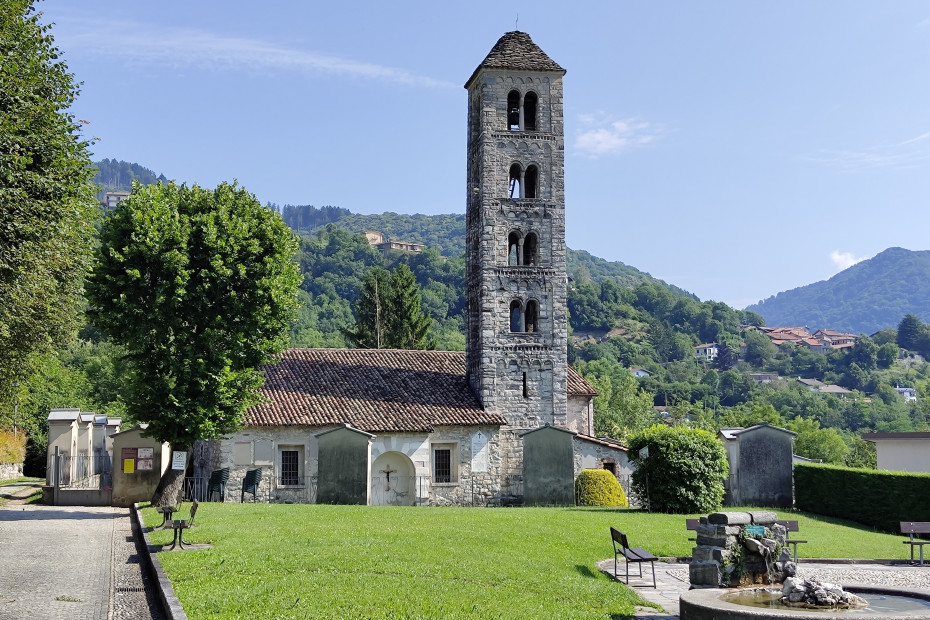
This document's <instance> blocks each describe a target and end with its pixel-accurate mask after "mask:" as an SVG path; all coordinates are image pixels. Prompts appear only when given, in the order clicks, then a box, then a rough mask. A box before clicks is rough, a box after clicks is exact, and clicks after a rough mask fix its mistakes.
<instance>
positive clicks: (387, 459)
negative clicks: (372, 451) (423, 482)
mask: <svg viewBox="0 0 930 620" xmlns="http://www.w3.org/2000/svg"><path fill="white" fill-rule="evenodd" d="M370 488H371V505H372V506H413V505H414V504H415V503H416V499H417V494H416V488H417V487H416V470H415V469H414V467H413V461H411V460H410V458H409V457H408V456H407V455H406V454H403V453H402V452H385V453H384V454H382V455H380V456H378V458H376V459H375V462H374V463H373V464H372V467H371V487H370Z"/></svg>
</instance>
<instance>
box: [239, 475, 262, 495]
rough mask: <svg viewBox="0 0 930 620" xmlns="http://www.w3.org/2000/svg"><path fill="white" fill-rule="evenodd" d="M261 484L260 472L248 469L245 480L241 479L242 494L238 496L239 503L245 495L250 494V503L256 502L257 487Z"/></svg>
mask: <svg viewBox="0 0 930 620" xmlns="http://www.w3.org/2000/svg"><path fill="white" fill-rule="evenodd" d="M261 482H262V470H261V469H250V470H249V471H247V472H245V478H243V479H242V492H241V493H240V495H239V502H242V501H243V500H244V499H245V494H246V493H251V494H252V501H253V502H257V501H258V487H259V485H260V484H261Z"/></svg>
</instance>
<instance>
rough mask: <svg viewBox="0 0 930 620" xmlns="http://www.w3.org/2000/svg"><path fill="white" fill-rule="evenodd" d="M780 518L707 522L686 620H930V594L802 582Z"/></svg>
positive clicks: (739, 515)
mask: <svg viewBox="0 0 930 620" xmlns="http://www.w3.org/2000/svg"><path fill="white" fill-rule="evenodd" d="M776 518H777V515H776V514H775V513H774V512H769V511H752V512H715V513H712V514H710V515H708V516H706V517H701V522H700V524H699V525H698V527H697V537H696V542H697V545H696V546H695V547H694V550H693V552H692V555H691V565H690V570H689V572H690V578H691V590H690V591H688V592H686V593H684V594H682V595H681V600H680V614H681V620H823V619H824V616H823V613H824V612H825V611H830V612H834V613H842V614H843V620H889V619H894V620H904V619H907V620H930V592H919V591H903V590H900V589H896V588H874V587H868V586H855V587H852V586H850V587H847V588H846V589H845V590H844V589H843V588H842V587H840V586H838V585H835V584H830V583H822V582H819V581H816V580H813V579H800V578H798V577H796V575H795V572H796V571H795V569H796V567H795V565H794V563H793V562H792V561H791V557H790V553H789V550H788V548H787V547H788V546H787V545H786V540H787V532H786V531H785V528H784V527H782V526H780V525H778V524H777V523H776V522H775V521H776ZM760 586H769V587H767V588H766V587H760ZM772 586H774V587H772ZM853 592H854V593H853ZM859 595H861V596H859ZM831 617H832V616H831Z"/></svg>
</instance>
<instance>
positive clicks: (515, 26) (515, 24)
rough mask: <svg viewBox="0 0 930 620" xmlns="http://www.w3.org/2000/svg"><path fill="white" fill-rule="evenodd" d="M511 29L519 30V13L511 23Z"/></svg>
mask: <svg viewBox="0 0 930 620" xmlns="http://www.w3.org/2000/svg"><path fill="white" fill-rule="evenodd" d="M513 29H514V30H519V29H520V14H519V13H517V19H516V20H514V22H513Z"/></svg>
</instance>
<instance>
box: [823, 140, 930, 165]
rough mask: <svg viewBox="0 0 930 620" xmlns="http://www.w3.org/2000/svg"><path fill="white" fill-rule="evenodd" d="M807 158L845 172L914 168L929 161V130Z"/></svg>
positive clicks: (825, 152) (824, 152)
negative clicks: (908, 136)
mask: <svg viewBox="0 0 930 620" xmlns="http://www.w3.org/2000/svg"><path fill="white" fill-rule="evenodd" d="M805 159H807V160H809V161H814V162H817V163H821V164H825V165H828V166H832V167H834V168H839V169H840V170H844V171H846V172H856V171H860V170H864V169H869V168H873V169H874V168H914V167H917V166H922V165H925V164H926V163H927V162H928V161H930V131H927V132H924V133H922V134H919V135H917V136H915V137H913V138H907V139H905V140H899V141H897V142H893V143H889V144H879V145H876V146H871V147H865V148H862V149H857V150H835V151H823V152H822V153H820V154H818V155H814V156H810V157H806V158H805Z"/></svg>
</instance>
